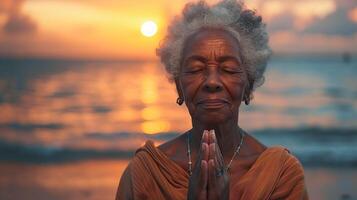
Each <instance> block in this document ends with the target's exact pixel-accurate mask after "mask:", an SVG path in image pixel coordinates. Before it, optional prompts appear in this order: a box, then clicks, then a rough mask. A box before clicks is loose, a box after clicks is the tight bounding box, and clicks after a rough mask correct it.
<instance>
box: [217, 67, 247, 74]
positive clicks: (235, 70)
mask: <svg viewBox="0 0 357 200" xmlns="http://www.w3.org/2000/svg"><path fill="white" fill-rule="evenodd" d="M222 71H224V72H227V73H230V74H238V73H243V70H240V69H232V68H230V67H222Z"/></svg>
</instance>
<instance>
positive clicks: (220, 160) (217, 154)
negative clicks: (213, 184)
mask: <svg viewBox="0 0 357 200" xmlns="http://www.w3.org/2000/svg"><path fill="white" fill-rule="evenodd" d="M211 138H212V141H213V142H214V144H215V152H214V153H215V155H214V157H215V159H214V160H215V161H216V163H215V164H216V166H217V167H223V165H224V159H223V155H222V152H221V149H220V148H219V145H218V142H217V137H216V134H215V131H214V130H212V133H211Z"/></svg>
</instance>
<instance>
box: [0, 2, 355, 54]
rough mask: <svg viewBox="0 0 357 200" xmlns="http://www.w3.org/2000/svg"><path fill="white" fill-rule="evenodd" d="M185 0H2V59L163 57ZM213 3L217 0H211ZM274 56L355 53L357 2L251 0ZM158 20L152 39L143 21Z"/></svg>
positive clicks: (0, 26) (0, 23) (251, 7)
mask: <svg viewBox="0 0 357 200" xmlns="http://www.w3.org/2000/svg"><path fill="white" fill-rule="evenodd" d="M187 2H188V1H186V0H171V1H168V0H137V1H123V0H122V1H114V0H109V1H101V0H77V1H74V0H73V1H72V0H1V1H0V57H20V58H22V57H36V58H69V59H128V60H147V59H149V60H152V59H157V58H156V56H155V48H156V47H157V46H158V44H159V43H160V40H161V39H162V38H163V36H164V35H165V31H166V27H167V25H168V24H169V23H170V20H172V18H173V17H174V16H176V15H178V14H180V11H181V9H182V8H183V6H184V4H185V3H187ZM209 2H210V3H214V2H215V1H213V0H210V1H209ZM246 5H247V7H248V8H250V9H255V10H256V11H257V12H258V13H259V14H260V15H262V16H263V20H264V21H265V22H266V24H267V28H268V32H269V34H270V45H271V47H272V49H273V51H274V53H276V54H342V53H343V52H350V53H353V54H357V1H356V0H299V1H296V0H250V1H246ZM147 20H153V21H155V22H156V23H157V25H158V33H157V34H156V35H155V36H154V37H150V38H148V37H144V36H143V35H142V34H141V33H140V26H141V24H142V23H144V22H145V21H147Z"/></svg>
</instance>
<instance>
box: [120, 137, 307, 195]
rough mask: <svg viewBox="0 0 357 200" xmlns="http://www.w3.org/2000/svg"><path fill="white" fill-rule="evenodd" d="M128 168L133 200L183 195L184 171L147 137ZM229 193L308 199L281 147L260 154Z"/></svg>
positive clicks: (294, 162) (294, 163) (293, 161)
mask: <svg viewBox="0 0 357 200" xmlns="http://www.w3.org/2000/svg"><path fill="white" fill-rule="evenodd" d="M128 171H129V172H130V175H129V176H130V183H131V184H132V185H131V188H132V190H131V191H132V195H131V196H132V197H133V198H134V199H135V200H136V199H140V200H141V199H155V200H161V199H173V200H176V199H177V200H183V199H186V198H187V190H188V182H189V175H188V173H187V172H186V171H185V170H184V169H182V168H181V167H180V166H179V165H178V164H176V163H175V162H174V161H172V160H170V159H169V158H168V157H167V156H166V154H165V153H163V152H162V151H160V150H159V149H158V148H156V147H155V145H154V143H153V142H152V141H150V140H149V141H147V142H146V143H145V145H144V146H143V147H141V148H139V149H138V150H137V151H136V153H135V156H134V158H133V159H132V160H131V162H130V164H129V166H128ZM119 190H120V188H119ZM230 192H231V193H230V199H231V200H233V199H235V200H246V199H247V200H248V199H249V200H270V199H271V200H274V199H288V200H293V199H294V200H295V199H297V200H307V199H308V197H307V192H306V188H305V181H304V172H303V168H302V166H301V164H300V162H299V161H298V159H297V158H295V157H294V156H293V155H292V154H290V152H289V150H288V149H287V148H285V147H283V146H273V147H269V148H267V149H266V150H265V151H264V152H263V153H261V155H260V156H259V157H258V158H257V159H256V161H255V162H254V164H253V165H252V166H251V167H250V169H249V170H248V171H247V172H246V173H245V174H244V175H243V176H242V177H241V178H240V180H238V181H237V182H235V183H231V188H230ZM122 193H123V192H122ZM124 193H125V192H124ZM119 199H121V198H120V197H119Z"/></svg>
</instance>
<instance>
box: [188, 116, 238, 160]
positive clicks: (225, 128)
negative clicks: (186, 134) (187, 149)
mask: <svg viewBox="0 0 357 200" xmlns="http://www.w3.org/2000/svg"><path fill="white" fill-rule="evenodd" d="M192 125H193V128H192V130H191V134H192V135H191V138H192V141H191V145H192V147H191V148H192V151H193V152H198V151H199V149H200V147H201V138H202V134H203V131H204V130H212V129H214V130H215V134H216V138H217V143H218V146H219V148H220V150H221V153H222V155H223V157H224V160H225V161H227V160H230V159H231V157H232V156H233V153H234V151H235V149H236V148H237V146H238V144H239V142H240V140H241V136H240V134H239V127H238V118H237V119H232V120H228V121H226V122H225V123H219V124H217V125H211V124H210V125H207V124H202V123H200V122H195V121H194V120H193V121H192Z"/></svg>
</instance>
